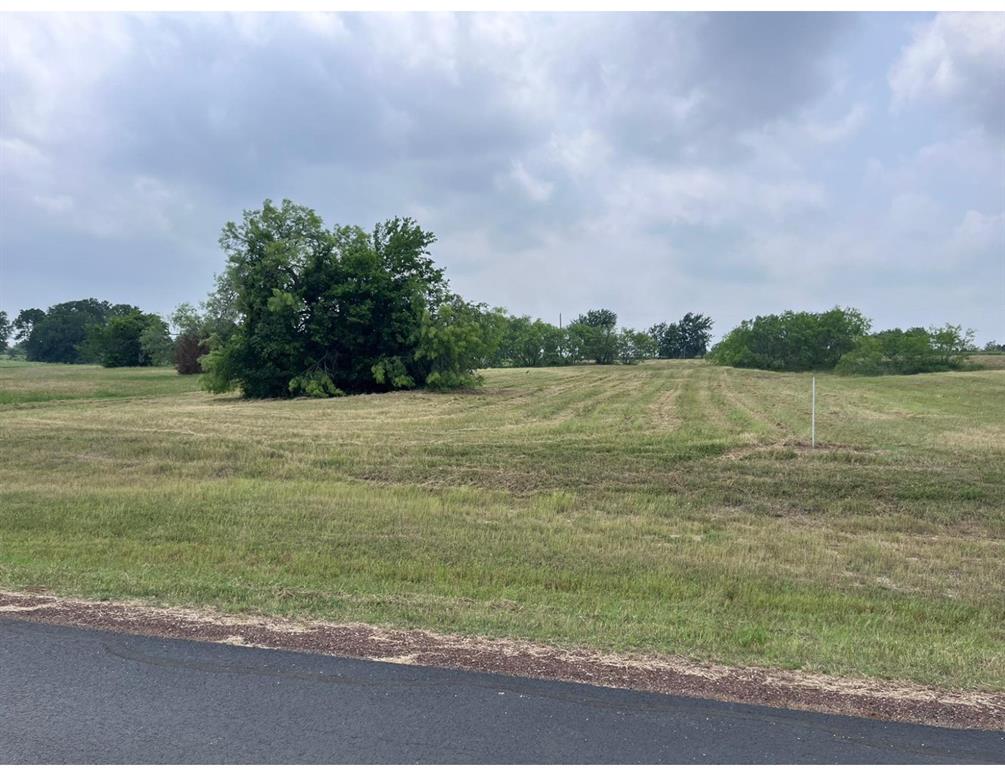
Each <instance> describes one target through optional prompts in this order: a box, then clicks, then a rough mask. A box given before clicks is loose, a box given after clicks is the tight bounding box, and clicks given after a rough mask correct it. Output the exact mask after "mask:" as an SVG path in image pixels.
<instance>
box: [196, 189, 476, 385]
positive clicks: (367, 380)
mask: <svg viewBox="0 0 1005 768" xmlns="http://www.w3.org/2000/svg"><path fill="white" fill-rule="evenodd" d="M435 240H436V238H435V236H434V235H433V234H432V233H431V232H427V231H425V230H423V229H422V228H421V227H420V226H419V225H418V224H417V223H416V222H414V221H413V220H411V219H408V218H405V219H402V218H395V219H390V220H388V221H386V222H384V223H382V224H378V225H376V226H375V227H374V228H373V230H372V231H370V232H366V231H364V230H363V229H361V228H360V227H355V226H336V227H333V228H331V229H328V228H326V227H325V224H324V222H323V221H322V219H321V217H320V216H318V214H317V213H315V212H314V211H313V210H311V209H310V208H307V207H305V206H302V205H297V204H295V203H293V202H291V201H289V200H284V201H283V202H282V203H281V204H280V205H278V206H277V205H274V204H273V203H272V202H271V201H269V200H266V201H265V203H264V204H263V206H262V208H261V209H259V210H253V211H245V213H244V216H243V219H242V221H241V222H240V223H234V222H230V223H228V224H227V225H226V226H225V227H224V229H223V234H222V235H221V238H220V245H221V247H222V248H223V250H224V252H225V253H226V254H227V259H228V261H227V267H226V270H225V272H224V273H223V274H222V275H221V277H220V280H219V284H218V288H217V293H216V295H215V296H214V297H213V299H211V301H223V300H224V298H223V295H224V294H226V296H227V299H226V300H227V301H229V302H230V304H231V305H232V306H233V309H234V313H235V316H236V323H235V326H234V330H233V333H232V334H231V335H230V336H229V338H227V339H226V340H222V341H221V342H220V343H218V344H215V345H214V346H213V349H212V350H211V351H210V353H209V354H208V355H207V356H206V357H204V358H203V359H202V363H203V367H204V368H205V370H206V374H207V375H206V379H205V381H206V384H207V387H208V388H209V389H210V390H211V391H217V392H219V391H225V390H228V389H232V388H235V387H237V388H240V389H241V391H242V392H243V393H244V394H245V395H247V396H251V397H289V396H291V395H299V394H305V395H312V396H333V395H338V394H342V393H356V392H380V391H387V390H392V389H409V388H412V387H419V386H426V385H428V386H431V387H458V386H465V385H468V384H472V383H475V381H476V380H477V379H476V376H475V373H474V368H475V367H476V365H477V364H479V362H480V361H481V359H482V358H484V357H486V356H488V354H489V353H490V350H489V349H487V345H486V341H485V339H484V338H483V336H482V334H481V333H480V329H481V328H482V322H481V320H482V315H483V312H484V308H483V307H480V306H477V305H472V304H468V303H466V302H464V301H463V300H462V299H461V298H460V297H458V296H456V295H454V294H452V293H450V291H449V289H448V284H447V281H446V279H445V277H444V275H443V271H442V270H441V269H439V268H438V267H437V266H436V265H435V264H434V263H433V260H432V259H431V258H430V256H429V252H428V248H429V246H430V245H431V244H432V243H434V242H435Z"/></svg>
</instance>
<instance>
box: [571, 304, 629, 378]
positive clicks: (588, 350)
mask: <svg viewBox="0 0 1005 768" xmlns="http://www.w3.org/2000/svg"><path fill="white" fill-rule="evenodd" d="M617 324H618V316H617V314H615V313H614V312H612V311H611V310H609V309H591V310H590V311H589V312H587V313H586V314H585V315H580V316H579V317H577V318H576V319H575V320H574V321H573V322H572V323H570V324H569V337H570V347H571V348H572V349H573V350H574V354H575V356H576V357H577V358H578V359H584V360H593V361H594V362H596V363H597V364H598V365H610V364H611V363H613V362H614V359H615V357H616V356H617V353H618V333H617Z"/></svg>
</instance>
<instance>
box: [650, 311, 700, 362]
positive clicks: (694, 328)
mask: <svg viewBox="0 0 1005 768" xmlns="http://www.w3.org/2000/svg"><path fill="white" fill-rule="evenodd" d="M649 335H650V336H651V337H652V338H653V341H654V342H655V344H656V349H657V354H658V356H659V357H662V358H669V359H686V358H693V357H701V356H703V355H704V354H705V352H706V351H707V350H708V342H709V340H711V338H712V318H710V317H708V316H706V315H702V314H696V313H693V312H688V313H687V314H686V315H684V317H682V318H681V319H680V320H679V321H678V322H676V323H657V324H656V325H654V326H652V327H651V328H650V329H649Z"/></svg>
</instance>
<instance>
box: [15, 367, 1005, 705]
mask: <svg viewBox="0 0 1005 768" xmlns="http://www.w3.org/2000/svg"><path fill="white" fill-rule="evenodd" d="M817 381H818V415H817V429H818V440H819V441H820V443H821V448H820V449H819V450H817V451H811V450H809V449H808V447H807V445H806V444H807V443H808V437H809V434H808V430H809V413H808V407H809V397H808V395H809V376H807V375H800V374H774V373H765V372H758V371H740V370H734V369H729V368H715V367H712V366H707V365H705V364H703V363H648V364H644V365H642V366H632V367H621V366H616V367H595V366H582V367H572V368H562V369H535V370H524V369H519V370H495V371H487V372H486V386H485V388H484V389H483V390H481V391H478V392H472V393H457V394H446V395H438V394H431V393H423V392H415V393H399V394H392V395H374V396H360V397H350V398H342V399H338V400H331V401H310V400H296V401H258V402H254V401H242V400H240V399H237V398H235V397H211V396H208V395H205V394H203V393H200V392H198V391H196V390H195V387H196V382H195V381H194V377H180V376H175V375H174V374H173V373H172V372H170V371H167V370H149V369H148V370H146V371H143V370H140V369H130V370H121V371H106V370H103V369H100V368H84V367H71V366H6V367H0V583H2V584H4V585H6V586H9V587H25V586H38V587H45V588H49V589H52V590H54V591H57V592H62V593H67V594H79V595H88V596H101V597H135V598H143V599H146V600H150V601H155V602H164V603H175V604H177V603H185V604H201V605H209V606H214V607H217V608H221V609H224V610H231V611H254V612H267V613H276V614H282V615H287V616H302V617H317V618H327V619H337V620H362V621H372V622H379V623H385V624H393V625H397V626H419V627H429V628H435V629H440V630H451V631H462V632H478V633H485V634H490V635H496V636H508V637H524V638H530V639H537V640H547V641H551V642H558V643H567V644H580V645H589V646H594V647H600V648H614V649H629V648H630V649H638V650H646V651H661V652H669V653H678V654H684V655H688V656H692V657H696V658H703V659H714V660H718V661H723V662H733V663H755V664H769V665H778V666H784V667H801V668H804V669H810V670H821V671H829V672H835V673H849V674H862V675H873V676H883V677H896V678H907V679H912V680H915V681H919V682H931V683H939V684H943V685H953V686H963V687H982V688H994V689H1005V650H1003V649H1005V630H1003V627H1005V586H1003V585H1005V371H996V370H985V371H974V372H964V373H951V374H934V375H925V376H914V377H883V378H874V379H865V378H847V377H836V376H818V379H817ZM109 393H116V394H118V395H120V397H112V395H111V394H109ZM47 398H48V401H47V402H45V401H44V400H46V399H47ZM74 398H77V399H74ZM3 403H6V405H3Z"/></svg>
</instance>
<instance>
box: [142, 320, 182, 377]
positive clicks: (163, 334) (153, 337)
mask: <svg viewBox="0 0 1005 768" xmlns="http://www.w3.org/2000/svg"><path fill="white" fill-rule="evenodd" d="M146 318H147V321H146V327H145V328H144V329H143V330H142V331H141V332H140V349H141V350H142V351H143V354H144V355H145V357H146V359H148V360H149V361H150V365H170V364H171V362H172V361H173V359H174V342H173V341H172V340H171V334H170V333H169V332H168V324H167V323H166V322H164V320H163V319H162V318H160V317H158V316H157V315H147V316H146Z"/></svg>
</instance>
